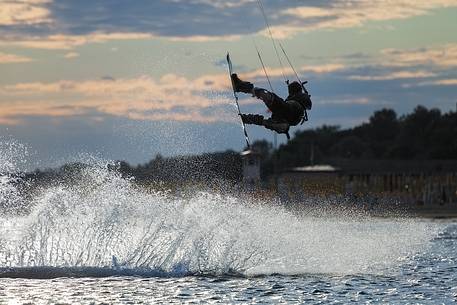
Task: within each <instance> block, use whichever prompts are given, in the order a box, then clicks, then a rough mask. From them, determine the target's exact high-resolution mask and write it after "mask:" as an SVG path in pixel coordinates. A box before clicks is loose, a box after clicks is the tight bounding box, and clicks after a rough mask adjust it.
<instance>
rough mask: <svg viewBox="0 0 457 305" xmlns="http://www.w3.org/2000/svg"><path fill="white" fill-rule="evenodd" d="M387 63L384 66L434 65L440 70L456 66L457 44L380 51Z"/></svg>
mask: <svg viewBox="0 0 457 305" xmlns="http://www.w3.org/2000/svg"><path fill="white" fill-rule="evenodd" d="M382 55H383V56H384V58H388V61H386V62H385V63H384V65H386V66H400V67H401V66H412V65H426V64H429V65H434V66H437V67H440V68H452V67H456V66H457V44H455V43H454V44H446V45H442V46H439V47H430V48H423V49H415V50H398V49H385V50H383V51H382Z"/></svg>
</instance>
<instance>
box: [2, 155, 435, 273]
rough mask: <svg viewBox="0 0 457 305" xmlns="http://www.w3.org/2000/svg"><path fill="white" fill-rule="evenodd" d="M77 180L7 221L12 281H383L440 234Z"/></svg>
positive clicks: (92, 176) (113, 179) (118, 181)
mask: <svg viewBox="0 0 457 305" xmlns="http://www.w3.org/2000/svg"><path fill="white" fill-rule="evenodd" d="M69 181H71V183H60V184H57V185H54V186H52V187H51V186H50V187H46V188H43V189H42V190H41V192H39V193H38V194H37V195H36V196H34V198H33V199H32V202H31V205H32V209H31V212H30V213H29V214H28V215H27V216H24V217H17V216H16V217H14V218H13V217H4V218H3V219H0V220H1V223H2V224H1V225H0V268H1V269H2V270H3V273H5V272H6V271H8V272H9V273H8V274H11V270H13V274H17V272H19V270H23V269H24V268H26V269H27V270H34V269H33V268H37V269H35V270H41V271H40V272H42V270H43V268H57V269H58V270H64V271H65V270H67V271H68V274H73V272H74V271H75V270H83V274H86V275H87V274H93V271H94V270H99V271H100V274H126V273H127V274H130V273H133V274H151V275H156V274H162V275H167V276H176V275H178V276H180V275H189V274H209V275H227V274H236V275H244V276H254V275H265V274H272V273H280V274H307V273H332V274H356V273H375V274H379V273H381V274H382V273H385V272H389V270H390V269H391V268H395V267H396V266H399V265H400V264H402V263H403V262H404V261H405V260H407V259H408V258H409V257H412V256H413V255H414V254H416V253H418V252H420V251H422V250H423V249H424V247H425V246H426V245H427V244H428V242H429V241H430V240H431V239H432V238H433V237H434V236H435V235H436V234H437V230H438V228H437V227H435V226H432V225H430V224H427V223H425V222H421V221H414V220H406V219H376V218H370V217H354V216H353V215H351V216H348V217H342V216H340V217H337V218H331V217H300V216H297V215H295V214H292V213H291V212H289V211H287V210H286V209H284V208H281V207H279V206H274V205H271V204H266V203H262V202H257V201H255V200H246V199H239V198H236V197H233V196H225V195H220V194H213V193H207V192H199V193H196V194H193V195H189V196H186V197H185V198H176V197H172V196H169V195H168V194H166V193H163V192H156V191H153V190H146V189H144V188H140V187H138V186H136V185H135V183H134V182H133V181H132V180H130V179H126V178H123V177H121V176H120V175H119V174H118V173H117V172H116V171H113V170H111V169H110V167H109V166H108V165H107V164H106V162H101V161H96V160H92V161H91V164H90V165H88V166H83V167H81V169H80V170H79V171H78V172H77V173H76V174H75V176H74V177H72V178H71V179H70V180H69ZM1 187H3V186H1ZM6 196H7V197H8V196H10V195H8V194H7V195H6ZM30 268H32V269H30ZM94 268H95V269H94ZM14 270H15V271H14ZM84 270H85V271H84ZM106 270H109V271H110V272H108V273H106ZM89 271H90V272H89ZM15 272H16V273H15ZM84 272H88V273H84ZM0 273H2V272H1V271H0ZM59 274H60V273H59Z"/></svg>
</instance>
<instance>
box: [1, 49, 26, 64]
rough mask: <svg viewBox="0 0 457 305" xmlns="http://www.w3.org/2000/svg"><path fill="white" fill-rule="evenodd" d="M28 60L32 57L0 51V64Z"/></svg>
mask: <svg viewBox="0 0 457 305" xmlns="http://www.w3.org/2000/svg"><path fill="white" fill-rule="evenodd" d="M30 61H32V59H31V58H29V57H25V56H20V55H15V54H7V53H2V52H0V64H9V63H23V62H30Z"/></svg>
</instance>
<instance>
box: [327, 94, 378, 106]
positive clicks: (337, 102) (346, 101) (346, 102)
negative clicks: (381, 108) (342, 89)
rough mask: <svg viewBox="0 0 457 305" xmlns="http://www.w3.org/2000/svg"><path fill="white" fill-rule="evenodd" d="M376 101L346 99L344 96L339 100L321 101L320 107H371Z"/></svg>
mask: <svg viewBox="0 0 457 305" xmlns="http://www.w3.org/2000/svg"><path fill="white" fill-rule="evenodd" d="M373 102H374V101H373V100H372V99H371V98H369V97H357V96H352V97H345V96H342V97H340V98H338V99H325V98H324V99H322V100H320V101H319V105H369V104H372V103H373Z"/></svg>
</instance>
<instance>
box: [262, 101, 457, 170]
mask: <svg viewBox="0 0 457 305" xmlns="http://www.w3.org/2000/svg"><path fill="white" fill-rule="evenodd" d="M254 147H255V148H257V149H258V150H260V151H262V152H263V155H264V157H263V161H262V162H263V165H264V166H263V175H264V176H265V175H268V174H271V173H272V172H274V171H275V169H276V170H277V169H278V168H279V169H283V168H287V167H295V166H303V165H308V164H310V163H311V162H312V161H311V160H312V159H313V160H314V163H316V164H317V163H327V162H329V161H330V160H335V159H352V160H362V159H363V160H380V159H383V160H405V159H408V160H411V159H413V160H414V159H415V160H432V159H435V160H445V159H449V160H451V159H452V160H455V159H457V113H456V112H449V113H444V114H443V113H441V111H440V110H439V109H427V108H425V107H423V106H417V107H416V108H415V109H414V111H413V112H412V113H410V114H407V115H403V116H400V117H398V116H397V114H396V113H395V111H394V110H392V109H382V110H379V111H376V112H375V113H374V114H373V115H372V116H371V117H370V118H369V122H368V123H363V124H361V125H359V126H356V127H354V128H349V129H341V128H340V127H339V126H332V125H324V126H322V127H319V128H316V129H311V130H304V131H299V132H297V133H296V134H295V136H294V137H293V139H291V140H290V141H289V142H288V143H286V144H284V145H281V146H280V147H279V148H278V150H277V151H273V149H272V146H271V144H270V143H268V142H266V141H259V142H256V143H254Z"/></svg>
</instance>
